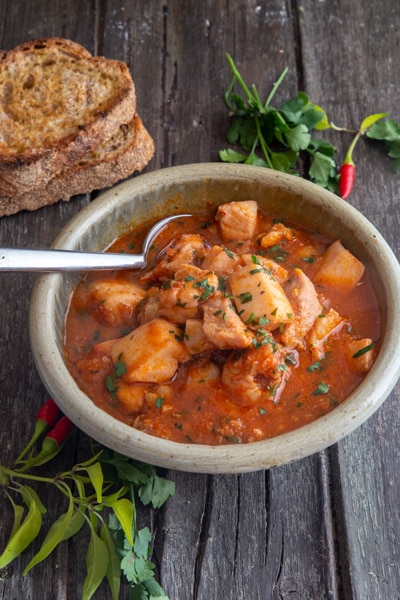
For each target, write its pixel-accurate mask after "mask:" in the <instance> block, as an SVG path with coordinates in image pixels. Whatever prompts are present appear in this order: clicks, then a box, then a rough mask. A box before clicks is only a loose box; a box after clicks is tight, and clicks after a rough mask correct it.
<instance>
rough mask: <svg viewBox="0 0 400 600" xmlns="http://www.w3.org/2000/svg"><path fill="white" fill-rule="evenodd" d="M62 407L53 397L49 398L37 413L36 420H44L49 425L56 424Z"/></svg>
mask: <svg viewBox="0 0 400 600" xmlns="http://www.w3.org/2000/svg"><path fill="white" fill-rule="evenodd" d="M59 414H60V409H59V408H58V406H57V404H56V403H55V402H54V400H53V399H52V398H49V399H48V400H47V402H45V403H44V404H43V406H42V407H41V408H40V409H39V412H38V414H37V415H36V421H43V422H44V423H46V425H47V426H48V427H51V426H52V425H54V423H55V422H56V421H57V418H58V415H59Z"/></svg>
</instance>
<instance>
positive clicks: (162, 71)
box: [0, 0, 400, 600]
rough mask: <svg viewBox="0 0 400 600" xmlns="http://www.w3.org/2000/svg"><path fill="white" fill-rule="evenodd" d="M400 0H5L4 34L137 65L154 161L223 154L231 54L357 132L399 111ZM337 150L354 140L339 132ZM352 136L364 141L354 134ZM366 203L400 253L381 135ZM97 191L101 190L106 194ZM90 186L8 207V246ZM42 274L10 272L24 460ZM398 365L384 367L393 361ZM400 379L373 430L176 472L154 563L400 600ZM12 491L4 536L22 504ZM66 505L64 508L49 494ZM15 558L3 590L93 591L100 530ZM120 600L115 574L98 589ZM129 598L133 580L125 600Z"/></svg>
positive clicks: (267, 592) (6, 384)
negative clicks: (88, 554) (57, 41)
mask: <svg viewBox="0 0 400 600" xmlns="http://www.w3.org/2000/svg"><path fill="white" fill-rule="evenodd" d="M399 32H400V10H399V6H398V0H381V1H380V2H379V3H365V2H363V0H329V1H328V0H320V1H318V2H315V1H314V0H302V1H301V2H300V0H291V1H284V0H266V1H265V2H258V1H255V0H238V1H234V0H204V1H203V2H198V1H196V0H186V1H185V2H179V0H169V1H165V2H159V1H157V0H155V1H153V2H148V0H136V1H135V2H129V3H128V2H125V1H123V0H109V1H105V0H102V1H101V0H97V1H95V0H93V1H92V2H82V1H80V2H78V1H77V0H69V1H68V2H67V3H65V1H64V0H62V1H61V0H52V1H50V0H4V1H3V2H2V3H1V4H0V39H1V47H2V48H5V49H7V48H11V47H13V46H14V45H16V44H18V43H20V42H21V41H23V40H26V39H29V38H35V37H43V36H46V37H47V36H50V35H58V36H64V37H68V38H71V39H73V40H75V41H77V42H79V43H82V44H83V45H85V46H86V47H87V48H88V50H90V51H92V52H94V53H96V54H103V55H105V56H107V57H109V58H118V59H122V60H124V61H126V62H127V63H128V65H129V66H130V68H131V72H132V74H133V77H134V80H135V84H136V90H137V99H138V111H139V114H140V115H141V117H142V118H143V121H144V123H145V125H146V126H147V127H148V129H149V131H150V132H151V134H152V135H153V137H154V140H155V143H156V154H155V157H154V159H153V160H152V162H151V163H150V165H149V166H148V167H147V170H148V171H150V170H155V169H158V168H162V167H166V166H170V165H178V164H187V163H191V162H198V161H216V160H218V151H219V150H220V149H221V148H224V147H225V146H226V132H227V130H228V127H229V117H228V111H227V108H226V106H225V104H224V99H223V94H224V91H225V89H226V87H227V85H228V84H229V81H230V72H229V69H228V65H227V62H226V58H225V53H226V52H229V53H231V54H232V56H233V57H234V59H235V61H236V62H237V64H238V66H239V68H240V70H241V72H242V73H243V74H245V78H246V81H247V82H248V83H253V82H254V83H256V84H257V86H258V87H259V91H260V94H261V96H262V97H265V95H266V94H267V93H268V91H269V89H270V87H271V85H272V84H273V82H274V81H275V80H276V78H277V77H278V76H279V74H280V73H281V72H282V70H283V68H284V67H285V66H288V67H289V73H288V76H287V78H286V80H285V84H284V86H283V87H282V89H281V90H280V91H279V93H278V95H277V97H276V102H277V103H279V102H281V101H282V100H286V99H288V98H289V97H292V96H294V95H295V94H296V91H297V90H298V89H302V90H304V91H306V92H307V93H308V94H309V96H310V98H311V99H312V101H313V102H316V103H318V104H320V105H322V106H323V107H324V108H325V109H326V110H327V112H328V114H329V116H330V118H331V119H332V120H333V121H334V122H335V123H336V124H337V125H341V126H345V127H349V128H351V129H356V128H357V127H358V124H359V123H360V121H361V119H362V118H363V117H364V116H365V115H367V114H370V113H374V112H383V111H388V112H389V113H390V114H391V115H392V116H393V117H394V118H396V119H397V120H400V112H399V105H400V71H399V68H398V63H399V60H398V59H399V54H400V39H399V38H400V33H399ZM331 139H332V140H334V141H335V143H336V144H337V147H338V152H341V153H342V154H343V153H344V151H345V145H344V142H343V136H342V135H340V136H339V134H336V135H335V134H333V133H332V136H331ZM350 140H351V136H349V138H348V143H350ZM355 159H356V162H357V181H356V188H355V191H354V193H353V195H352V196H351V203H352V204H353V205H354V206H355V207H357V208H358V209H359V210H360V211H361V212H362V213H363V214H364V215H365V216H367V218H369V219H370V220H371V221H372V222H373V223H374V224H375V225H376V226H377V227H378V229H379V230H380V231H381V232H382V233H383V234H384V236H385V237H386V239H387V240H388V242H389V244H390V245H391V247H392V248H393V251H394V252H395V254H396V255H397V257H399V256H400V236H399V235H398V231H399V225H400V210H399V206H400V204H399V185H398V182H399V178H398V177H399V176H398V175H397V176H396V175H394V174H393V172H392V168H391V164H390V161H389V160H388V159H387V157H386V156H385V153H384V152H382V150H381V148H380V147H379V146H378V145H377V144H372V143H370V142H367V141H366V140H361V141H360V144H359V146H358V147H357V150H356V154H355ZM95 196H96V194H93V195H92V197H95ZM92 197H89V196H85V197H79V198H74V199H73V200H72V201H71V202H69V203H63V202H61V203H59V204H57V205H54V206H52V207H48V208H44V209H41V210H39V211H36V212H35V213H21V214H18V215H14V216H11V217H6V218H2V219H0V245H1V246H25V247H27V246H35V247H41V246H48V245H49V244H50V243H51V242H52V240H53V239H54V237H55V236H56V235H57V233H58V231H59V230H60V228H61V227H62V226H63V225H64V224H65V223H66V222H67V221H68V220H69V219H70V218H71V217H72V216H73V215H74V214H75V213H76V212H77V211H78V210H80V208H81V207H83V206H84V205H85V204H87V203H88V202H89V201H90V200H91V198H92ZM32 285H33V277H32V276H30V275H27V274H5V273H3V274H1V273H0V306H1V310H0V354H1V358H0V382H1V387H0V424H1V425H0V449H1V461H2V462H3V461H4V462H7V461H11V460H12V457H13V456H15V454H16V452H17V451H18V450H19V449H20V448H21V445H22V443H23V441H24V440H27V439H28V437H29V434H30V431H31V426H32V422H33V419H34V415H35V414H36V411H37V409H38V407H39V406H40V404H41V403H42V402H43V401H44V400H45V399H46V398H47V393H46V391H45V389H44V387H43V385H42V383H41V382H40V380H39V378H38V375H37V373H36V370H35V367H34V364H33V360H32V356H31V352H30V348H29V337H28V318H29V301H30V293H31V288H32ZM382 376H384V374H382ZM399 396H400V388H399V385H397V386H396V388H395V389H394V391H393V393H392V394H391V395H390V397H389V398H388V399H387V400H386V402H385V403H384V405H383V406H382V407H381V408H380V409H379V411H378V412H377V413H376V414H375V415H374V416H373V417H372V418H371V419H370V420H369V421H368V422H367V423H365V424H364V425H363V426H362V427H361V428H359V429H358V430H357V431H356V432H354V433H353V434H352V435H350V436H349V437H347V438H346V439H345V440H343V441H342V442H340V443H339V444H337V445H335V446H333V447H332V448H329V449H328V450H326V451H324V452H321V453H319V454H318V455H314V456H311V457H309V458H307V459H303V460H301V461H299V462H296V463H293V464H291V465H286V466H283V467H280V468H276V469H272V470H270V471H267V472H258V473H248V474H243V475H237V476H235V475H229V476H227V475H218V476H210V475H198V474H187V473H180V472H174V471H169V472H167V473H166V475H167V476H168V477H169V478H171V479H173V480H174V481H175V483H176V494H175V496H174V497H173V498H171V499H170V500H169V501H168V502H167V504H166V505H165V507H164V508H163V509H162V510H160V511H157V512H153V511H151V510H149V509H140V511H139V519H140V522H142V523H143V524H147V525H148V526H149V527H150V528H151V530H152V532H153V536H154V553H153V560H154V562H155V563H156V565H157V574H158V577H159V580H160V582H161V583H162V585H163V586H164V588H165V590H166V592H167V593H168V594H169V596H170V598H171V600H209V599H214V598H215V599H217V598H227V599H229V600H242V599H243V600H244V599H251V600H257V599H262V600H395V599H398V598H400V569H399V560H398V557H399V555H400V543H399V539H400V512H399V508H398V507H399V500H400V498H399V492H398V488H399V473H400V464H399V463H400V459H399V452H398V448H399V447H400V435H399V431H400V422H399V421H400V418H399V411H398V402H399V399H400V398H399ZM87 453H88V440H87V438H86V436H85V435H83V434H82V433H80V432H78V431H76V432H75V434H74V440H73V443H70V444H69V445H68V447H66V448H65V450H64V452H63V454H62V456H61V457H59V458H58V459H57V461H58V462H57V463H56V467H57V466H58V467H59V468H60V470H61V469H64V468H67V467H68V466H71V465H72V464H74V463H75V462H76V461H77V460H79V459H81V458H84V457H86V456H87ZM0 502H1V507H0V511H1V513H0V514H1V516H2V521H1V527H0V547H2V546H3V545H4V543H5V540H6V538H7V535H8V533H9V531H10V527H11V520H12V515H11V512H10V510H9V507H8V505H7V504H6V502H5V500H4V498H1V499H0ZM45 503H46V504H47V506H48V509H49V513H50V515H53V516H54V515H57V514H59V512H60V511H61V510H62V501H61V500H60V499H59V498H58V496H57V494H55V493H54V494H53V493H48V496H46V498H45ZM41 539H42V537H40V538H38V540H36V542H35V543H34V544H33V547H32V549H29V550H28V551H27V552H26V553H25V554H24V555H23V557H21V558H20V559H18V560H16V561H15V562H14V563H12V564H11V565H10V566H9V567H7V568H6V569H4V570H3V571H2V572H0V598H4V600H6V599H7V600H9V599H10V600H11V599H14V598H15V599H17V598H18V599H19V598H26V600H30V599H32V600H37V599H38V598H41V597H44V596H43V590H45V597H46V598H48V599H54V600H55V599H57V600H63V599H75V598H77V599H78V598H80V595H81V592H82V585H83V581H84V577H85V565H84V560H85V559H84V555H85V548H86V544H87V533H83V534H82V536H77V538H76V539H74V540H70V541H69V542H67V543H65V544H64V545H63V546H62V547H60V548H59V549H58V550H57V551H56V552H55V553H54V555H52V556H51V557H49V558H48V559H47V560H46V561H45V563H43V564H42V565H39V566H38V567H36V568H35V569H34V570H33V571H31V572H30V573H29V574H28V575H27V576H26V577H24V578H22V577H21V573H22V571H23V569H24V567H25V566H26V564H27V563H28V561H29V560H30V558H31V557H32V555H33V553H34V551H35V550H37V549H38V547H39V544H40V541H41ZM94 597H95V598H96V599H97V600H110V599H111V594H110V592H109V590H108V588H107V587H106V586H105V585H102V586H101V587H100V588H99V590H98V591H97V592H96V594H95V596H94ZM127 597H128V588H127V585H126V584H125V585H124V587H123V591H122V593H121V598H127Z"/></svg>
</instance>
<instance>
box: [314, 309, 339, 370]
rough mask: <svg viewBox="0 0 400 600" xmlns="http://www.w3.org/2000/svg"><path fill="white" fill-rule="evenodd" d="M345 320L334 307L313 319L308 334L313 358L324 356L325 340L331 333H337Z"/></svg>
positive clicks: (318, 358) (319, 358) (317, 358)
mask: <svg viewBox="0 0 400 600" xmlns="http://www.w3.org/2000/svg"><path fill="white" fill-rule="evenodd" d="M345 322H346V321H345V319H344V318H343V317H341V316H340V315H339V313H338V312H336V310H335V309H334V308H330V309H329V311H328V312H327V313H326V314H325V315H323V316H321V317H318V318H317V319H316V320H315V322H314V325H313V326H312V328H311V330H310V334H309V336H308V345H309V348H310V351H311V355H312V357H313V359H314V360H321V359H322V358H324V356H325V348H324V345H325V343H326V341H327V340H328V338H329V337H330V336H331V335H333V334H334V333H338V332H339V331H340V329H341V328H342V327H343V325H344V324H345Z"/></svg>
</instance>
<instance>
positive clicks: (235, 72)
mask: <svg viewBox="0 0 400 600" xmlns="http://www.w3.org/2000/svg"><path fill="white" fill-rule="evenodd" d="M226 58H227V60H228V62H229V65H230V67H231V69H232V72H233V75H234V78H233V80H232V81H231V84H230V86H229V88H228V90H229V93H230V91H231V90H232V88H233V85H234V83H235V80H237V81H238V82H239V84H240V87H241V88H242V90H243V91H244V93H245V94H246V96H247V100H249V101H250V100H253V96H252V94H251V92H250V90H249V88H248V87H247V85H246V84H245V82H244V80H243V78H242V76H241V74H240V73H239V71H238V70H237V68H236V65H235V63H234V61H233V58H232V57H231V55H230V54H226ZM227 93H228V92H227Z"/></svg>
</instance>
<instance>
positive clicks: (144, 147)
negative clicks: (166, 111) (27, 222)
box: [0, 115, 154, 216]
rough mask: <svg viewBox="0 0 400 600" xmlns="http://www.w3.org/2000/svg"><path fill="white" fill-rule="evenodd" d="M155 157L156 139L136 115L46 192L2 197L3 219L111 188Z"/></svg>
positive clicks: (50, 184) (56, 180) (44, 190)
mask: <svg viewBox="0 0 400 600" xmlns="http://www.w3.org/2000/svg"><path fill="white" fill-rule="evenodd" d="M153 154H154V142H153V139H152V137H151V136H150V134H149V132H148V131H147V129H146V128H145V127H144V125H143V123H142V120H141V119H140V117H139V116H138V115H135V117H134V118H133V120H132V121H131V123H129V124H127V125H121V126H120V128H119V130H118V132H117V133H116V134H115V135H114V136H113V137H112V138H111V139H110V140H107V142H105V143H104V144H103V145H102V146H101V147H100V148H99V149H98V150H97V151H93V152H90V153H88V154H87V155H86V156H85V157H83V158H82V159H81V160H80V161H79V162H78V163H77V164H76V165H74V166H73V167H71V168H70V169H68V170H66V171H64V172H62V173H60V174H59V175H58V176H56V177H54V178H53V179H51V180H50V181H49V182H48V183H47V186H46V187H45V188H35V189H32V190H30V191H29V192H25V193H23V194H20V195H17V196H12V197H4V196H3V197H0V216H4V215H11V214H15V213H17V212H19V211H21V210H36V209H38V208H41V207H43V206H46V205H50V204H54V203H55V202H57V201H58V200H69V199H70V198H71V197H72V196H76V195H78V194H85V193H88V192H91V191H93V190H98V189H104V188H107V187H110V186H111V185H114V184H115V183H117V182H118V181H120V180H121V179H125V178H126V177H128V176H129V175H131V174H132V173H133V172H135V171H141V170H142V169H144V167H145V166H146V165H147V163H148V162H149V161H150V159H151V158H152V156H153Z"/></svg>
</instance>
